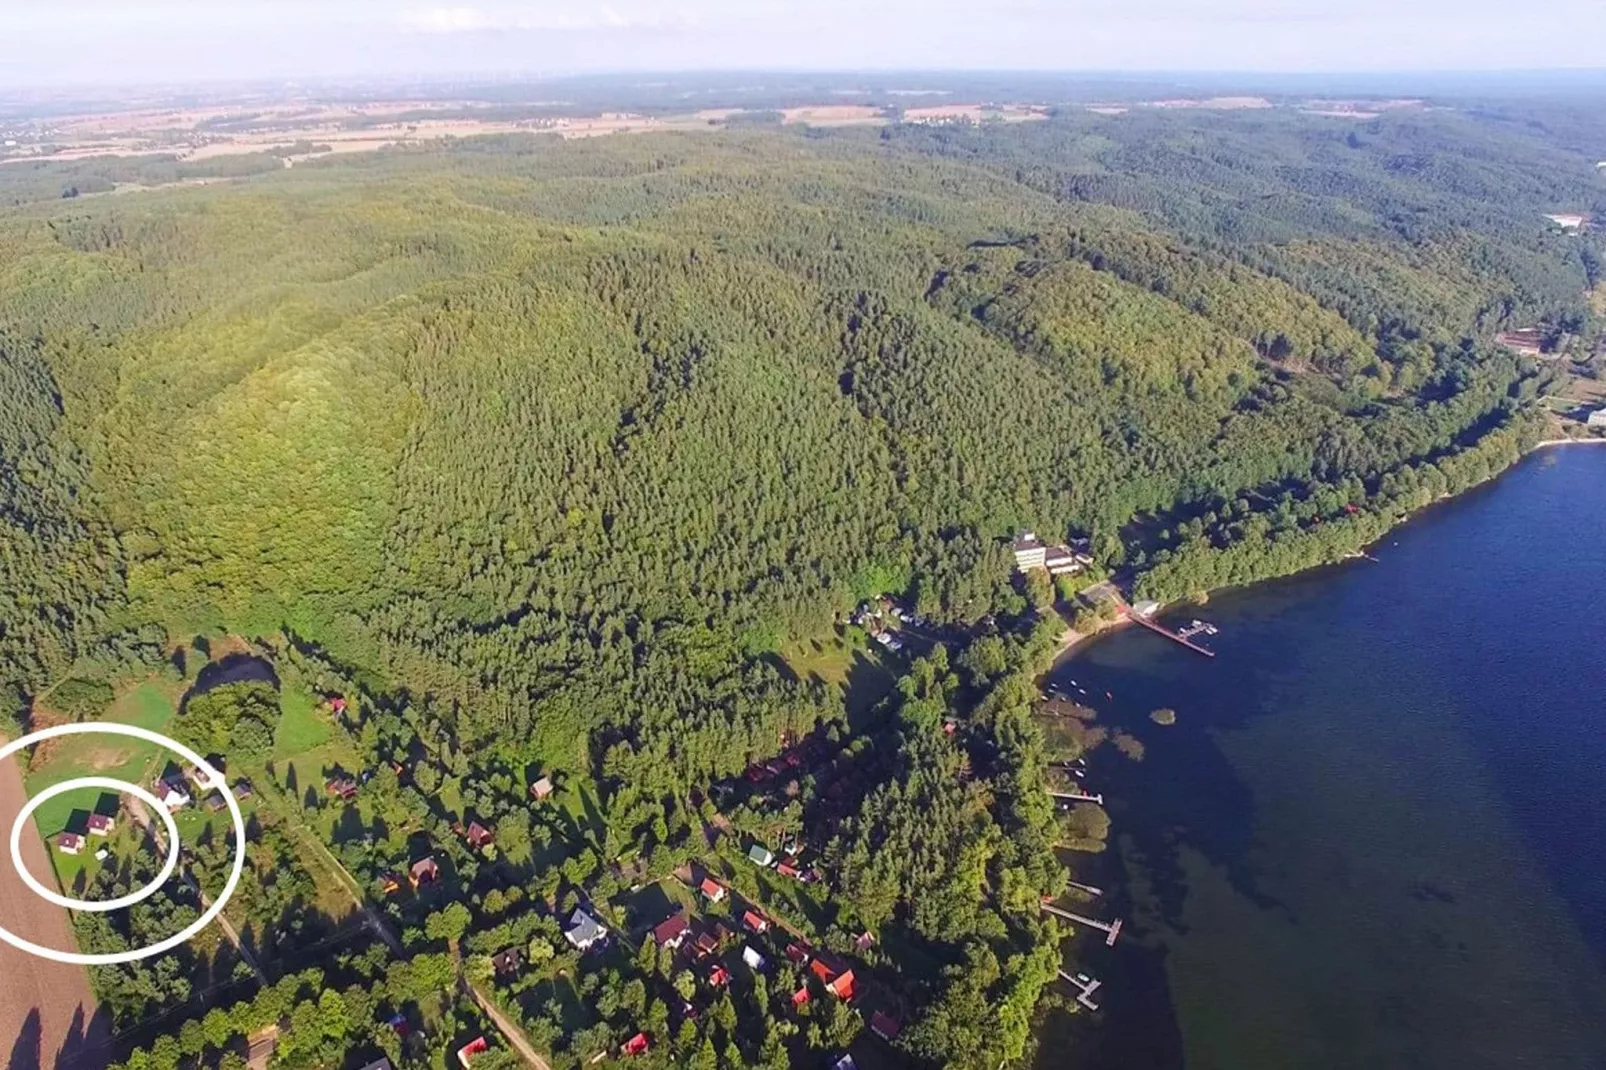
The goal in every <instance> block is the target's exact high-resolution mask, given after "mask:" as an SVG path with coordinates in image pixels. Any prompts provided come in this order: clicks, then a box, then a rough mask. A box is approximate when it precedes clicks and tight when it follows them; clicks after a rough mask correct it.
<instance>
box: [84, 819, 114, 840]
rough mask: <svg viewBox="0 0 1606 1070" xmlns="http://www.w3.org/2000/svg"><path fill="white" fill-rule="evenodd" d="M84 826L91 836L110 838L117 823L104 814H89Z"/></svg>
mask: <svg viewBox="0 0 1606 1070" xmlns="http://www.w3.org/2000/svg"><path fill="white" fill-rule="evenodd" d="M85 824H86V825H87V826H88V828H89V834H90V835H91V836H110V835H111V832H112V829H114V828H116V827H117V821H116V820H115V819H114V818H111V817H107V816H106V815H105V814H90V815H89V820H88V821H87V822H85Z"/></svg>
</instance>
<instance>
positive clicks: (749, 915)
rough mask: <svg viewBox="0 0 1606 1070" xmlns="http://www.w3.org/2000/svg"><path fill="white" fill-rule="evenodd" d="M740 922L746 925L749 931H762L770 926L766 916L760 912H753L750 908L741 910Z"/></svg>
mask: <svg viewBox="0 0 1606 1070" xmlns="http://www.w3.org/2000/svg"><path fill="white" fill-rule="evenodd" d="M742 924H743V925H746V926H747V929H748V931H749V932H751V933H764V932H767V931H768V930H769V927H770V923H769V920H768V919H767V918H765V917H763V916H762V915H760V914H755V913H754V912H753V911H751V910H746V911H743V912H742Z"/></svg>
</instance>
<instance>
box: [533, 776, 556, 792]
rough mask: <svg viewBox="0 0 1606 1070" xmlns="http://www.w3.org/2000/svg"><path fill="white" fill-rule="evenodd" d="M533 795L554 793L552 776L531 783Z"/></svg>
mask: <svg viewBox="0 0 1606 1070" xmlns="http://www.w3.org/2000/svg"><path fill="white" fill-rule="evenodd" d="M530 793H531V794H532V795H550V794H551V793H552V778H551V777H549V776H544V777H542V778H541V779H540V780H537V781H536V782H535V783H534V784H531V785H530Z"/></svg>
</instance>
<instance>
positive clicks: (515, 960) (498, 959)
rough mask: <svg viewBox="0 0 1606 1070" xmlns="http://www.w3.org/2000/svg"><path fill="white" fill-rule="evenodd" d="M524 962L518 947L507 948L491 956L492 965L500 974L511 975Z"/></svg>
mask: <svg viewBox="0 0 1606 1070" xmlns="http://www.w3.org/2000/svg"><path fill="white" fill-rule="evenodd" d="M523 961H524V956H523V954H522V953H521V952H520V951H519V949H518V948H516V947H505V948H503V949H502V950H501V951H498V952H497V953H496V954H494V955H492V956H491V965H492V966H495V967H496V969H497V972H498V973H511V972H513V971H514V970H517V969H518V968H519V967H520V966H521V965H522V964H523Z"/></svg>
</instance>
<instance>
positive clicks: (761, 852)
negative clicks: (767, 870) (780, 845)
mask: <svg viewBox="0 0 1606 1070" xmlns="http://www.w3.org/2000/svg"><path fill="white" fill-rule="evenodd" d="M747 857H748V859H749V860H751V861H754V862H757V863H758V864H759V865H761V866H767V865H769V864H770V863H771V862H772V861H774V859H775V856H774V855H772V854H770V849H769V848H768V847H765V846H764V845H763V844H761V843H755V844H753V846H751V847H749V848H748V849H747Z"/></svg>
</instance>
